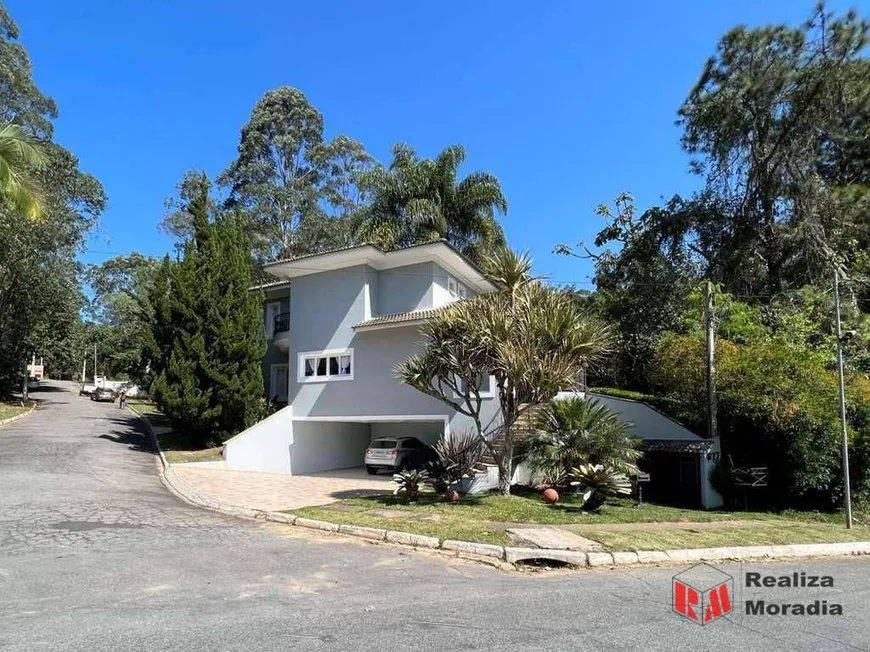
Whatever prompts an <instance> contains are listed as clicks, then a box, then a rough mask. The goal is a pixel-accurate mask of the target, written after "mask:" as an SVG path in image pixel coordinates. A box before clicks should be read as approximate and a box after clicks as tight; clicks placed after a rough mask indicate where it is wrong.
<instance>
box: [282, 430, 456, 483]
mask: <svg viewBox="0 0 870 652" xmlns="http://www.w3.org/2000/svg"><path fill="white" fill-rule="evenodd" d="M443 433H444V420H443V419H442V420H437V421H436V420H427V421H358V422H356V421H354V422H348V421H341V422H337V421H308V420H295V419H294V421H293V442H292V443H291V444H290V473H291V474H293V475H300V474H305V473H319V472H323V471H332V470H336V469H351V468H360V469H362V467H363V465H364V459H365V451H366V448H368V446H369V444H371V442H372V441H373V440H375V439H381V438H397V437H417V438H418V439H420V440H421V441H423V442H424V443H426V444H430V445H431V444H434V443H435V442H437V441H438V439H439V438H440V437H441V436H442V435H443Z"/></svg>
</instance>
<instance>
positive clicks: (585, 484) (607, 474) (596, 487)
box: [571, 464, 631, 512]
mask: <svg viewBox="0 0 870 652" xmlns="http://www.w3.org/2000/svg"><path fill="white" fill-rule="evenodd" d="M571 478H573V480H572V482H571V485H572V486H575V487H579V488H580V491H581V492H582V494H583V499H584V502H583V509H585V510H588V511H590V512H594V511H597V510H599V509H600V508H601V506H602V505H603V504H604V501H605V500H607V499H608V498H616V497H618V496H630V495H631V482H629V480H628V477H627V476H626V475H625V474H624V473H620V472H619V471H617V470H615V469H613V468H610V467H606V466H604V465H602V464H581V465H580V466H579V467H577V468H574V469H571Z"/></svg>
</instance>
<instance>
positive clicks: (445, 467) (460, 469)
mask: <svg viewBox="0 0 870 652" xmlns="http://www.w3.org/2000/svg"><path fill="white" fill-rule="evenodd" d="M434 448H435V452H436V453H438V460H437V461H435V462H430V463H428V464H427V465H426V471H427V473H428V475H429V479H430V482H431V483H432V486H433V488H434V489H435V491H436V493H439V494H443V493H444V492H446V491H447V490H448V489H449V488H450V487H452V486H453V485H455V484H458V483H459V482H460V481H461V480H462V478H465V477H468V476H471V475H473V474H474V472H475V470H476V469H477V468H479V467H480V465H481V462H482V460H483V456H484V455H485V453H486V446H485V444H484V443H483V442H482V441H481V440H480V437H478V435H477V433H476V432H474V431H473V430H464V431H462V432H456V433H453V434H452V435H451V436H450V437H446V438H441V439H439V440H438V442H437V443H436V444H435V446H434Z"/></svg>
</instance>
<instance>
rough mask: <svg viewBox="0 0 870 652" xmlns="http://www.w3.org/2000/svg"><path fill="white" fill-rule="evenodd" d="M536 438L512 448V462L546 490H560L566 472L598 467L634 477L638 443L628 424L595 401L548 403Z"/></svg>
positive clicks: (526, 440) (575, 398) (561, 400)
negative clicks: (525, 468) (524, 466)
mask: <svg viewBox="0 0 870 652" xmlns="http://www.w3.org/2000/svg"><path fill="white" fill-rule="evenodd" d="M537 425H538V429H537V431H536V432H534V433H532V434H530V435H528V436H526V437H524V438H523V439H521V440H520V441H519V442H518V451H517V459H518V460H519V461H520V462H524V463H525V464H527V465H528V466H529V467H531V469H532V470H533V471H535V472H536V473H539V474H541V475H543V476H544V479H545V481H546V482H547V484H551V485H554V486H557V487H566V486H567V485H568V478H569V476H570V473H571V470H572V469H573V468H575V467H578V466H580V465H583V464H603V465H605V466H607V467H611V468H614V469H616V470H617V471H621V472H623V473H629V474H630V473H634V472H636V471H637V466H636V462H637V460H638V459H639V458H640V457H641V452H640V450H639V447H640V441H639V440H638V439H636V438H635V437H633V436H632V426H631V424H627V423H623V422H620V421H619V418H618V417H617V415H616V413H615V412H613V411H612V410H610V409H609V408H607V406H605V405H602V404H601V403H600V402H599V401H597V400H595V399H583V398H579V397H574V398H567V399H556V400H553V401H551V402H550V404H549V405H548V406H547V410H545V411H544V412H543V413H542V414H541V417H540V419H539V422H538V424H537Z"/></svg>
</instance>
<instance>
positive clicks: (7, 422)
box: [0, 405, 38, 428]
mask: <svg viewBox="0 0 870 652" xmlns="http://www.w3.org/2000/svg"><path fill="white" fill-rule="evenodd" d="M37 407H38V406H37V405H34V406H33V407H31V408H30V409H29V410H28V411H27V412H22V413H21V414H16V415H15V416H14V417H9V418H8V419H3V421H0V428H2V427H3V426H5V425H6V424H9V423H13V422H15V421H18V420H19V419H23V418H24V417H26V416H28V415H29V414H33V413H34V412H35V411H36V408H37Z"/></svg>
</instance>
